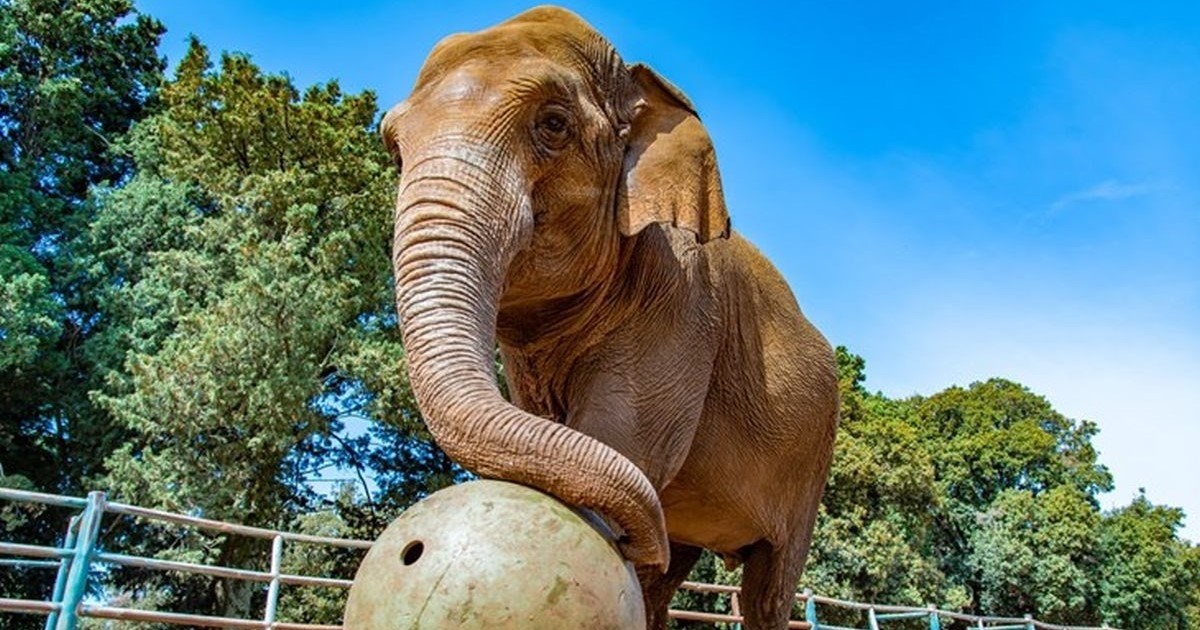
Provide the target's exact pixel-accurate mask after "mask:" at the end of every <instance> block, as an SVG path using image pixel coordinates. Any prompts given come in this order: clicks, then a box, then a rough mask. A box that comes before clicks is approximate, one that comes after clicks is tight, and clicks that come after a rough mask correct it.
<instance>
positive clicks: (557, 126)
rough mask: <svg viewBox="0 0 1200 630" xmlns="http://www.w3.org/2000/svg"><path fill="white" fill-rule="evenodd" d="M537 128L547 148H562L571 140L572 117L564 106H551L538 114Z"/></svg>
mask: <svg viewBox="0 0 1200 630" xmlns="http://www.w3.org/2000/svg"><path fill="white" fill-rule="evenodd" d="M535 130H536V133H537V137H538V140H539V141H540V142H541V143H542V144H544V145H545V146H546V148H548V149H552V150H558V149H562V148H563V147H565V146H566V145H567V142H569V141H570V140H571V119H570V117H569V115H568V114H567V112H566V110H564V109H563V108H561V107H558V106H550V107H547V108H545V109H543V110H542V111H541V112H540V113H539V114H538V117H537V122H536V123H535Z"/></svg>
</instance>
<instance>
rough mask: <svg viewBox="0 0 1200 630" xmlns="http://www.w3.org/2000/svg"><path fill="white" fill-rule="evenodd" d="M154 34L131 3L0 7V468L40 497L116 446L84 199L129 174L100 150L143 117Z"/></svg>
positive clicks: (75, 481)
mask: <svg viewBox="0 0 1200 630" xmlns="http://www.w3.org/2000/svg"><path fill="white" fill-rule="evenodd" d="M162 32H163V28H162V25H161V24H159V23H158V22H157V21H155V20H153V19H151V18H149V17H146V16H143V15H137V14H136V13H135V12H134V11H133V3H132V2H130V1H128V0H0V276H2V277H3V278H4V282H3V283H0V381H3V382H4V384H5V387H3V388H0V460H2V461H5V462H10V463H11V464H10V470H9V471H8V472H9V474H20V475H22V476H23V477H25V478H26V479H28V480H30V481H31V482H32V483H33V484H34V486H35V487H37V488H39V489H43V490H52V491H53V490H62V491H72V492H79V491H80V490H82V489H83V488H82V486H83V481H84V480H85V479H88V478H90V477H92V476H94V475H95V474H96V472H97V471H98V469H99V467H100V465H101V462H102V461H103V458H104V455H105V454H106V449H107V448H109V447H110V445H111V441H112V439H111V438H112V437H113V436H112V435H111V427H110V426H109V424H108V422H107V418H106V417H105V415H104V414H103V413H101V412H99V411H98V410H97V409H95V408H94V406H93V405H92V404H91V402H90V401H89V400H88V398H87V390H88V388H89V386H90V385H92V384H94V383H95V380H94V378H95V375H96V373H97V369H96V368H97V367H98V365H99V364H103V363H104V362H105V361H108V360H111V359H113V357H111V356H102V355H95V354H92V353H90V352H87V351H85V350H84V349H83V348H84V346H85V345H86V342H87V340H88V339H89V338H90V337H91V335H93V334H94V333H95V331H96V330H97V329H98V328H99V327H101V326H102V325H103V323H102V322H100V321H98V319H97V310H98V309H97V304H96V302H95V300H94V298H93V297H92V295H91V293H90V291H89V290H88V288H89V287H88V284H87V282H86V278H84V277H83V275H82V274H81V273H80V269H79V268H78V265H77V260H78V259H79V257H80V255H81V253H83V252H82V249H83V245H84V244H83V243H82V241H81V239H82V237H83V235H84V232H85V229H86V226H87V223H88V219H89V218H90V214H91V207H90V205H89V204H88V203H86V197H87V194H88V190H89V188H90V187H91V186H94V185H96V184H100V183H102V182H119V181H122V180H123V179H125V178H126V177H127V175H128V173H129V166H130V165H129V163H128V161H127V160H124V159H122V158H121V157H120V156H117V155H114V154H113V153H111V152H109V151H108V147H109V144H110V143H111V142H113V141H115V140H116V139H117V138H119V137H120V136H121V134H123V133H125V132H126V131H127V130H128V129H129V127H130V125H131V124H132V123H133V122H134V121H136V120H138V119H139V118H141V117H142V116H144V115H145V114H146V113H147V112H148V111H149V108H150V106H151V104H152V102H153V96H154V94H155V90H156V89H157V86H158V84H159V81H160V75H161V71H162V65H163V62H162V60H161V59H160V58H159V57H158V55H157V54H156V52H155V47H156V46H157V44H158V40H159V37H160V36H161V35H162ZM66 436H70V439H69V440H67V439H65V437H66Z"/></svg>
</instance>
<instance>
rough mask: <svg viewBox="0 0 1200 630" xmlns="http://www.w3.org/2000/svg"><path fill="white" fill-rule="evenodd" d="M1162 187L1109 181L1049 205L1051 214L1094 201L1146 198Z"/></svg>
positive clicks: (1060, 198)
mask: <svg viewBox="0 0 1200 630" xmlns="http://www.w3.org/2000/svg"><path fill="white" fill-rule="evenodd" d="M1161 188H1162V186H1160V185H1158V184H1151V183H1139V184H1123V183H1121V182H1119V181H1117V180H1115V179H1109V180H1106V181H1103V182H1100V183H1099V184H1096V185H1095V186H1092V187H1090V188H1085V189H1083V190H1078V191H1075V192H1073V193H1070V194H1067V195H1063V196H1062V197H1059V198H1058V199H1057V200H1055V202H1054V203H1052V204H1050V211H1051V212H1062V211H1063V210H1065V209H1067V208H1068V207H1070V206H1075V205H1081V204H1086V203H1090V202H1095V201H1121V200H1124V199H1134V198H1137V197H1146V196H1149V195H1152V194H1154V193H1155V192H1157V191H1158V190H1160V189H1161Z"/></svg>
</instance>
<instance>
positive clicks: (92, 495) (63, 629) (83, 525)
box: [55, 492, 105, 630]
mask: <svg viewBox="0 0 1200 630" xmlns="http://www.w3.org/2000/svg"><path fill="white" fill-rule="evenodd" d="M104 503H105V500H104V493H103V492H89V493H88V497H87V505H86V506H85V507H84V508H83V516H82V517H80V520H79V534H78V537H77V538H76V540H75V558H74V560H73V561H72V562H71V568H70V570H69V571H68V572H67V580H66V585H65V588H64V590H63V597H62V608H61V609H60V612H59V617H58V620H57V621H58V622H57V623H56V624H55V630H75V627H76V625H78V623H79V604H80V603H82V602H83V596H84V595H85V594H87V582H88V573H89V572H90V569H91V564H92V554H93V553H94V552H95V550H96V536H97V534H99V532H100V520H101V519H102V518H104Z"/></svg>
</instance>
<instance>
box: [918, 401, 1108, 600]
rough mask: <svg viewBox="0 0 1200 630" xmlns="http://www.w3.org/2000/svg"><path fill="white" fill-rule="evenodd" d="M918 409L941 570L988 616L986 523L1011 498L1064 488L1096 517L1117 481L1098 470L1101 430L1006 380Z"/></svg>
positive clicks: (925, 403)
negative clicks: (930, 469) (979, 536)
mask: <svg viewBox="0 0 1200 630" xmlns="http://www.w3.org/2000/svg"><path fill="white" fill-rule="evenodd" d="M912 403H913V404H914V405H915V407H916V415H915V420H916V422H917V427H918V430H919V431H920V433H921V435H922V441H923V442H925V443H926V445H927V448H928V450H929V452H930V453H931V454H932V455H933V462H934V469H935V477H936V490H935V492H936V493H937V494H938V496H939V497H941V500H940V502H939V503H940V508H939V509H938V510H936V512H935V517H934V523H933V538H934V542H933V544H934V547H935V548H936V549H938V550H939V551H938V561H939V566H940V568H941V570H942V571H943V572H944V573H945V574H946V576H947V579H948V580H950V581H952V582H953V583H956V584H961V585H963V586H964V587H965V588H966V589H967V591H968V592H969V593H970V594H971V606H970V609H971V610H974V611H979V612H983V610H984V609H983V604H982V597H983V594H984V593H985V591H986V587H985V585H984V584H983V583H982V582H981V576H980V575H979V573H978V571H977V567H976V566H975V565H974V564H973V561H972V555H973V539H972V536H973V532H974V531H975V529H976V527H977V526H978V523H979V519H980V516H981V515H983V514H986V513H988V511H989V510H991V506H992V504H993V502H995V501H996V500H997V499H998V498H999V497H1000V496H1001V494H1003V493H1004V492H1005V491H1008V490H1021V491H1026V492H1029V493H1030V494H1032V495H1039V494H1041V493H1044V492H1048V491H1050V490H1053V489H1054V488H1057V487H1060V486H1067V487H1071V488H1075V489H1076V490H1078V493H1079V495H1081V496H1083V497H1085V498H1086V500H1087V501H1088V502H1089V503H1090V504H1091V505H1092V509H1093V510H1097V509H1098V504H1097V501H1096V498H1095V497H1096V495H1097V493H1099V492H1101V491H1104V490H1109V489H1111V487H1112V476H1111V475H1110V474H1109V472H1108V469H1107V468H1105V467H1104V466H1103V465H1101V464H1100V463H1099V462H1097V460H1096V450H1095V448H1094V447H1093V446H1092V443H1091V440H1092V437H1094V436H1095V434H1096V432H1097V430H1098V429H1097V427H1096V425H1095V424H1093V423H1091V422H1088V421H1082V422H1080V421H1075V420H1072V419H1070V418H1067V417H1065V416H1063V415H1062V414H1060V413H1059V412H1057V411H1055V410H1054V408H1053V407H1052V406H1051V405H1050V403H1049V401H1047V400H1046V399H1045V398H1044V397H1042V396H1039V395H1037V394H1035V393H1033V392H1031V391H1030V390H1029V389H1028V388H1026V387H1024V386H1022V385H1019V384H1017V383H1013V382H1012V381H1007V380H1004V379H999V378H995V379H990V380H988V381H985V382H980V383H973V384H971V385H970V386H969V387H967V388H965V389H964V388H961V387H951V388H948V389H946V390H944V391H942V392H939V393H937V394H935V395H933V396H930V397H928V398H922V397H916V398H914V399H912ZM1063 596H1064V597H1070V595H1066V594H1064V595H1063ZM987 612H988V613H989V614H1019V613H1022V612H1027V611H1022V610H987Z"/></svg>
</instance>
